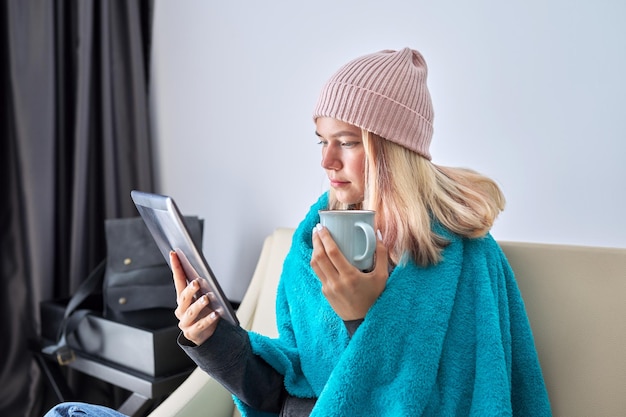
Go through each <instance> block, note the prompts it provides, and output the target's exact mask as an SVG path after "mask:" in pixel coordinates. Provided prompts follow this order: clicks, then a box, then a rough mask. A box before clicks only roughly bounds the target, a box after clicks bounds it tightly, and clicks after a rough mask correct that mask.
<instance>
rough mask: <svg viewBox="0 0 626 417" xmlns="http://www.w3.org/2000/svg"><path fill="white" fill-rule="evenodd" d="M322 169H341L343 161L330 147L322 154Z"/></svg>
mask: <svg viewBox="0 0 626 417" xmlns="http://www.w3.org/2000/svg"><path fill="white" fill-rule="evenodd" d="M322 168H324V169H331V170H338V169H340V168H341V159H340V158H339V156H338V155H337V152H336V151H335V150H334V149H332V147H328V148H326V149H325V150H324V151H323V152H322Z"/></svg>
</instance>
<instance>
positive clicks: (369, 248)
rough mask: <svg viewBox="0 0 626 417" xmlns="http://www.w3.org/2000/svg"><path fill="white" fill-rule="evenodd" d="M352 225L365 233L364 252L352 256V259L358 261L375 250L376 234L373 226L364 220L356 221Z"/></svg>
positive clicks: (372, 253)
mask: <svg viewBox="0 0 626 417" xmlns="http://www.w3.org/2000/svg"><path fill="white" fill-rule="evenodd" d="M354 227H358V228H360V229H361V230H363V233H365V252H364V253H363V254H361V255H357V256H355V257H354V260H355V261H357V262H360V261H362V260H364V259H367V258H369V257H371V256H373V255H374V252H376V235H375V234H374V228H373V227H372V226H371V225H370V224H369V223H365V222H356V223H354Z"/></svg>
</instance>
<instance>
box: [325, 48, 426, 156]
mask: <svg viewBox="0 0 626 417" xmlns="http://www.w3.org/2000/svg"><path fill="white" fill-rule="evenodd" d="M427 72H428V69H427V67H426V61H425V60H424V58H423V57H422V55H421V54H420V53H419V52H417V51H415V50H412V49H409V48H404V49H402V50H399V51H390V50H385V51H380V52H376V53H373V54H369V55H365V56H362V57H360V58H357V59H355V60H353V61H350V62H349V63H347V64H346V65H344V66H343V67H341V68H340V69H339V71H337V72H336V73H335V75H333V76H332V77H331V78H330V80H328V82H327V83H326V85H324V88H323V89H322V93H321V94H320V97H319V100H318V102H317V105H316V106H315V110H314V112H313V119H314V120H315V119H317V118H318V117H332V118H334V119H338V120H341V121H343V122H346V123H349V124H351V125H354V126H357V127H360V128H362V129H365V130H367V131H369V132H372V133H375V134H377V135H379V136H381V137H383V138H385V139H387V140H389V141H391V142H395V143H397V144H398V145H401V146H404V147H405V148H408V149H410V150H412V151H414V152H417V153H419V154H420V155H422V156H423V157H425V158H427V159H431V156H430V152H429V150H428V148H429V146H430V141H431V139H432V136H433V118H434V114H433V106H432V102H431V99H430V94H429V92H428V87H427V86H426V76H427Z"/></svg>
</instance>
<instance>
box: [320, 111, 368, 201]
mask: <svg viewBox="0 0 626 417" xmlns="http://www.w3.org/2000/svg"><path fill="white" fill-rule="evenodd" d="M315 127H316V129H315V134H316V135H317V136H318V138H319V139H320V145H322V168H324V170H325V171H326V175H328V180H329V181H330V186H331V187H332V188H333V189H334V190H335V196H336V197H337V200H339V201H340V202H342V203H344V204H355V203H360V202H362V201H363V197H364V193H365V149H364V147H363V139H362V137H361V129H360V128H358V127H356V126H352V125H350V124H348V123H345V122H342V121H340V120H337V119H332V118H330V117H319V118H318V119H317V120H316V121H315Z"/></svg>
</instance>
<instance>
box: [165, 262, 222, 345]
mask: <svg viewBox="0 0 626 417" xmlns="http://www.w3.org/2000/svg"><path fill="white" fill-rule="evenodd" d="M170 264H171V266H172V273H173V276H174V285H175V287H176V303H177V304H178V307H177V308H176V310H175V311H174V314H176V317H177V318H178V327H179V328H180V330H182V332H183V336H185V338H186V339H187V340H189V341H191V342H193V343H195V344H196V345H201V344H202V343H204V342H205V341H206V340H207V339H208V338H209V337H211V336H212V335H213V332H215V328H216V327H217V322H218V321H219V319H220V315H219V314H218V313H217V312H216V311H214V310H213V309H211V307H210V300H209V297H208V295H207V294H205V295H202V296H200V297H198V298H196V294H197V293H198V290H199V289H200V282H199V280H200V279H202V278H196V279H195V280H193V281H191V283H189V284H187V276H186V275H185V271H184V270H183V267H182V265H181V264H180V261H179V259H178V255H176V252H174V251H172V252H170Z"/></svg>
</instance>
